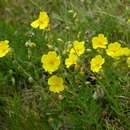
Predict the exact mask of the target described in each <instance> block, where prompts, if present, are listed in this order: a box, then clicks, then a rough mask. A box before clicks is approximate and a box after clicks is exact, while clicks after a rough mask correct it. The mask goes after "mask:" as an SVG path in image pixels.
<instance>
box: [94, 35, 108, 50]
mask: <svg viewBox="0 0 130 130" xmlns="http://www.w3.org/2000/svg"><path fill="white" fill-rule="evenodd" d="M107 44H108V41H107V38H106V37H104V35H103V34H98V36H97V37H93V38H92V46H93V48H94V49H97V48H106V45H107Z"/></svg>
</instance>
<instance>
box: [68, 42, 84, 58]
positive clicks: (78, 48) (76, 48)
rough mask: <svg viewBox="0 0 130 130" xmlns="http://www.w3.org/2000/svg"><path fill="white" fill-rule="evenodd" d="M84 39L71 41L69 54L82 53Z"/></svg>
mask: <svg viewBox="0 0 130 130" xmlns="http://www.w3.org/2000/svg"><path fill="white" fill-rule="evenodd" d="M84 44H85V43H84V41H82V42H79V41H74V42H73V48H71V50H70V54H75V55H78V56H80V55H82V54H83V53H84V52H85V46H84Z"/></svg>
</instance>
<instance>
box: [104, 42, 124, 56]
mask: <svg viewBox="0 0 130 130" xmlns="http://www.w3.org/2000/svg"><path fill="white" fill-rule="evenodd" d="M106 53H107V55H109V56H111V57H112V58H119V57H120V56H122V47H121V44H120V43H118V42H114V43H110V44H109V45H108V48H107V50H106Z"/></svg>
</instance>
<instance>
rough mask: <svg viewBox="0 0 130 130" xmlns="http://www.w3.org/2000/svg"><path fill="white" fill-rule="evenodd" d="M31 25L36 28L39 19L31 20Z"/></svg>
mask: <svg viewBox="0 0 130 130" xmlns="http://www.w3.org/2000/svg"><path fill="white" fill-rule="evenodd" d="M31 26H32V27H33V28H38V26H39V20H35V21H33V22H32V23H31Z"/></svg>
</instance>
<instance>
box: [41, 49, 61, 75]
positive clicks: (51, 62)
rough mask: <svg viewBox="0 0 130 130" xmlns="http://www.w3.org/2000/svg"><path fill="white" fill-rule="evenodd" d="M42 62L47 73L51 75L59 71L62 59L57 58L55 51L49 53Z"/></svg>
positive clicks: (43, 57)
mask: <svg viewBox="0 0 130 130" xmlns="http://www.w3.org/2000/svg"><path fill="white" fill-rule="evenodd" d="M41 62H42V64H43V65H42V66H43V68H44V69H45V71H47V72H49V73H50V74H51V73H52V72H54V71H56V70H57V69H58V67H59V65H60V57H59V56H57V53H56V52H55V51H49V52H48V54H47V55H43V56H42V58H41Z"/></svg>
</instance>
